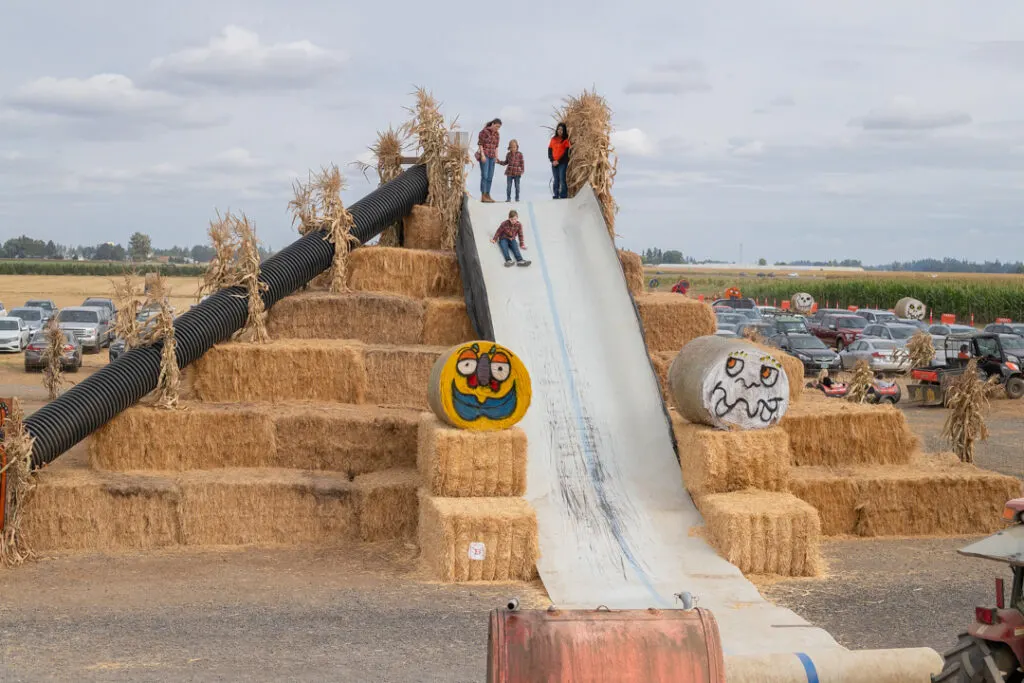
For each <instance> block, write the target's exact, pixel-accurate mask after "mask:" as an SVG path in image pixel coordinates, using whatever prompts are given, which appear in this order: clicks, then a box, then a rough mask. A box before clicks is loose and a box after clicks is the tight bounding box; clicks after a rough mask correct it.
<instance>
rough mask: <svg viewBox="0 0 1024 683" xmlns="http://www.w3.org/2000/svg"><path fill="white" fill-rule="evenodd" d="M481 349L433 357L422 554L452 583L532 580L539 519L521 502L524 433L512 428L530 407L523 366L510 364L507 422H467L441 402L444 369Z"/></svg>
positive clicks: (420, 451)
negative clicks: (512, 406)
mask: <svg viewBox="0 0 1024 683" xmlns="http://www.w3.org/2000/svg"><path fill="white" fill-rule="evenodd" d="M484 344H486V342H474V343H473V344H472V345H464V346H463V347H458V346H457V347H455V348H454V349H452V350H451V351H450V352H449V353H447V354H445V355H444V356H442V357H441V358H439V359H438V361H437V364H436V366H435V369H434V371H432V373H431V387H430V389H429V391H430V395H431V400H430V404H431V408H432V409H433V410H434V412H432V413H423V414H422V416H421V417H420V422H419V434H418V447H417V457H416V461H417V466H418V468H419V472H420V476H421V478H422V486H423V488H422V489H421V490H420V518H419V542H420V554H421V557H422V558H423V561H424V564H425V565H426V566H427V567H428V568H429V569H430V571H431V573H432V574H433V575H434V576H435V577H436V578H437V579H439V580H441V581H445V582H450V583H451V582H465V581H515V580H519V581H529V580H531V579H533V578H535V577H536V563H537V556H538V553H539V546H538V538H537V517H536V514H535V513H534V510H533V508H532V506H531V505H530V504H529V503H527V502H526V501H525V500H524V499H523V498H522V496H523V494H525V493H526V457H527V442H526V433H525V432H523V431H522V430H521V429H519V428H518V427H516V426H514V423H515V421H518V419H520V418H521V417H522V415H523V414H524V413H525V411H526V408H527V407H528V406H529V392H530V388H529V377H528V375H527V374H526V372H525V369H523V368H522V367H521V366H518V365H517V363H518V361H515V360H514V361H513V363H512V371H511V372H512V378H511V380H506V381H512V380H514V381H515V382H516V383H517V386H516V389H517V391H518V394H516V396H517V397H518V399H517V400H518V401H519V402H520V403H519V407H517V408H516V410H515V412H513V413H511V414H510V415H509V416H508V417H507V418H495V419H493V421H492V418H490V417H488V418H484V419H478V420H468V421H467V419H466V417H465V414H464V413H463V414H460V413H458V411H456V410H453V409H452V408H451V407H450V406H449V405H448V404H447V403H446V402H445V401H443V400H441V398H440V396H441V391H442V389H443V390H451V389H450V388H453V387H454V383H453V380H452V379H451V371H450V370H446V368H449V367H451V368H454V367H455V364H456V362H457V361H458V359H459V358H460V354H462V353H464V352H465V351H466V350H467V349H468V348H473V349H477V348H480V347H483V345H484ZM502 351H505V350H504V349H502ZM485 356H486V353H481V355H480V359H481V360H480V362H481V363H484V357H485ZM492 357H494V358H497V356H492ZM490 367H491V366H490V365H489V366H488V368H490ZM495 367H496V366H495ZM459 372H462V370H460V371H459ZM485 374H486V373H485ZM485 383H486V382H485ZM463 395H466V394H463ZM455 425H458V426H455ZM460 427H461V428H460Z"/></svg>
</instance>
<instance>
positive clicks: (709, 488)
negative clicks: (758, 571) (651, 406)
mask: <svg viewBox="0 0 1024 683" xmlns="http://www.w3.org/2000/svg"><path fill="white" fill-rule="evenodd" d="M673 418H674V419H673V421H672V422H673V425H672V426H673V429H674V431H675V435H676V441H677V442H678V444H679V464H680V466H681V468H682V471H683V483H684V484H685V485H686V488H687V489H688V490H689V491H690V495H692V496H694V497H695V498H697V497H700V496H703V495H706V494H709V493H729V492H732V491H742V490H743V489H763V490H765V491H785V490H786V486H787V483H788V481H789V437H788V436H786V432H785V431H784V430H783V429H782V428H781V427H772V428H770V429H750V430H736V431H723V430H721V429H713V428H711V427H707V426H705V425H695V424H690V423H689V422H686V421H685V420H683V419H682V418H680V417H679V416H678V415H677V414H675V411H673Z"/></svg>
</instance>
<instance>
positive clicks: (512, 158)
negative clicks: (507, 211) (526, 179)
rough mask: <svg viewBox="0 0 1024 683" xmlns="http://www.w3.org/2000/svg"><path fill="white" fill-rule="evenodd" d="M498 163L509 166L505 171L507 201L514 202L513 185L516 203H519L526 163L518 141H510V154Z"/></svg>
mask: <svg viewBox="0 0 1024 683" xmlns="http://www.w3.org/2000/svg"><path fill="white" fill-rule="evenodd" d="M498 163H499V164H501V165H502V166H507V167H508V168H506V169H505V178H506V187H505V201H506V202H510V201H512V184H513V183H515V186H516V201H517V202H518V201H519V179H520V178H522V177H523V171H525V170H526V163H525V162H524V161H523V153H522V152H520V151H519V142H518V141H517V140H510V141H509V143H508V154H506V155H505V160H504V161H502V160H501V159H499V160H498Z"/></svg>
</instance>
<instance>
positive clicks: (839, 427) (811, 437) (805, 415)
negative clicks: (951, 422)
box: [780, 399, 919, 467]
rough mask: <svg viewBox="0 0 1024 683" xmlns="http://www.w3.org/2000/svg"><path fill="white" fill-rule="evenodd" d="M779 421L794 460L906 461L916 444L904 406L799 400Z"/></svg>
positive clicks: (839, 464)
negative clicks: (786, 434)
mask: <svg viewBox="0 0 1024 683" xmlns="http://www.w3.org/2000/svg"><path fill="white" fill-rule="evenodd" d="M780 424H781V426H782V428H783V429H785V430H786V432H787V433H788V434H789V447H790V450H791V452H792V454H793V465H795V466H827V467H843V466H857V465H875V464H877V465H899V464H906V463H908V462H910V459H911V456H912V454H913V453H914V452H915V451H916V450H917V448H918V445H919V441H918V438H917V437H916V436H915V435H914V432H913V431H912V430H911V429H910V425H909V424H908V423H907V418H906V416H904V414H903V411H901V410H900V409H898V408H896V407H893V406H873V405H864V404H855V403H850V402H849V401H843V400H840V399H829V400H820V401H813V400H811V401H803V402H801V403H794V404H790V407H789V410H788V411H787V412H786V415H785V416H784V417H783V418H782V422H781V423H780Z"/></svg>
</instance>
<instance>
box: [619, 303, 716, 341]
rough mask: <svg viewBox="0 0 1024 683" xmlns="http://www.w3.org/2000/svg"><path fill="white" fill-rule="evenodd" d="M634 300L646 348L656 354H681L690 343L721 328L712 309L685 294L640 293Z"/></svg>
mask: <svg viewBox="0 0 1024 683" xmlns="http://www.w3.org/2000/svg"><path fill="white" fill-rule="evenodd" d="M634 301H636V307H637V310H638V311H639V312H640V320H641V322H642V323H643V326H644V334H645V336H646V338H647V348H648V349H649V350H650V351H651V352H654V353H662V352H665V353H672V354H676V353H679V349H681V348H683V346H684V345H685V344H686V343H687V342H689V341H691V340H693V339H696V338H697V337H702V336H704V335H708V334H714V333H715V330H716V329H717V326H718V325H717V322H716V321H715V312H714V311H713V310H711V306H709V305H707V304H706V303H704V302H702V301H697V300H696V299H691V298H689V297H687V296H683V295H682V294H669V293H665V292H660V293H655V294H641V295H639V296H635V297H634Z"/></svg>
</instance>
